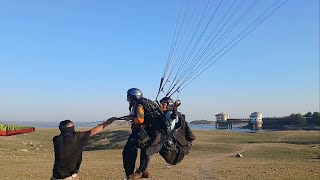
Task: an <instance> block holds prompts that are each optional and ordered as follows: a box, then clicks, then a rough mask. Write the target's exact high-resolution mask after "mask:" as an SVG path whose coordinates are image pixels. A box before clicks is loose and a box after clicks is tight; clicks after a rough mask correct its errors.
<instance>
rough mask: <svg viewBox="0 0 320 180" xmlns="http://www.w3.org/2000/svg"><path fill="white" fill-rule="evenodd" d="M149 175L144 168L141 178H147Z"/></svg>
mask: <svg viewBox="0 0 320 180" xmlns="http://www.w3.org/2000/svg"><path fill="white" fill-rule="evenodd" d="M149 177H150V173H149V171H148V170H145V171H144V172H143V173H142V175H141V178H149Z"/></svg>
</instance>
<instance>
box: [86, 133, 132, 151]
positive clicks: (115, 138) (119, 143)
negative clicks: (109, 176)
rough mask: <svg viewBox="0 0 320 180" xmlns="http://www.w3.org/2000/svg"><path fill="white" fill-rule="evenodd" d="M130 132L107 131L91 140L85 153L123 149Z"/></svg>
mask: <svg viewBox="0 0 320 180" xmlns="http://www.w3.org/2000/svg"><path fill="white" fill-rule="evenodd" d="M129 135H130V133H129V132H128V131H123V130H116V131H105V132H102V133H99V134H97V135H96V136H94V137H92V139H90V140H89V142H88V144H87V145H86V147H85V148H84V150H85V151H94V150H107V149H123V148H124V145H125V143H126V141H127V139H128V137H129Z"/></svg>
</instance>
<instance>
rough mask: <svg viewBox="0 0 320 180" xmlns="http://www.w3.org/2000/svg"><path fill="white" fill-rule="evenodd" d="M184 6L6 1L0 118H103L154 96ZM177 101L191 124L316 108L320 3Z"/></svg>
mask: <svg viewBox="0 0 320 180" xmlns="http://www.w3.org/2000/svg"><path fill="white" fill-rule="evenodd" d="M180 2H181V0H174V1H172V0H163V1H150V0H136V1H124V0H109V1H102V0H100V1H72V0H71V1H32V0H30V1H15V0H10V1H6V0H2V1H0V27H1V28H0V120H1V121H19V120H21V121H61V120H64V119H72V120H74V121H98V120H103V119H105V118H108V117H111V116H122V115H127V114H128V104H127V101H126V91H127V89H129V88H131V87H137V88H140V89H141V90H142V91H143V93H144V96H145V97H147V98H150V99H154V98H155V96H156V93H157V89H158V86H159V81H160V78H161V75H162V70H163V65H164V62H165V58H166V56H167V54H168V51H169V47H170V43H171V41H172V36H173V32H174V27H175V23H176V20H177V18H178V13H177V12H178V10H179V7H180V6H179V5H180ZM173 98H174V99H175V98H179V99H180V100H181V101H182V106H181V108H180V110H181V111H182V112H183V113H185V114H186V116H187V120H188V121H191V120H194V119H208V120H214V119H215V116H214V115H215V114H217V113H220V112H225V113H228V114H230V116H231V117H232V118H246V117H248V116H249V115H250V113H252V112H255V111H259V112H262V113H263V115H264V116H268V117H271V116H286V115H289V114H290V113H302V114H305V113H307V112H308V111H311V112H314V111H319V1H318V0H309V1H301V0H289V1H288V2H287V3H286V4H285V5H284V6H283V7H282V8H281V9H280V10H279V11H277V12H276V13H275V14H273V15H272V16H271V17H270V18H269V19H267V20H266V21H265V22H264V23H263V24H262V25H261V26H259V27H258V28H257V29H256V30H254V31H253V32H252V33H250V34H249V35H248V36H247V37H246V38H244V39H243V40H242V41H241V42H240V43H239V44H238V45H237V46H235V47H234V48H233V49H231V50H230V51H229V52H228V53H227V54H226V55H224V56H223V57H222V58H221V59H220V60H219V61H218V62H217V63H215V64H214V65H213V66H212V67H210V68H209V69H208V70H207V71H205V72H204V73H203V74H202V75H201V76H199V77H198V78H197V79H196V80H194V81H193V82H192V83H191V84H190V85H189V86H187V87H186V88H185V89H184V90H183V91H181V92H180V93H179V96H177V95H174V96H173Z"/></svg>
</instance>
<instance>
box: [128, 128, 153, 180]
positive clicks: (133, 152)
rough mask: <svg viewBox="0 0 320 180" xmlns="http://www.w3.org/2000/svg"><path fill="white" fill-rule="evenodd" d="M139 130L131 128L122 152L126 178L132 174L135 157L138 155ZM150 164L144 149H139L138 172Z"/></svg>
mask: <svg viewBox="0 0 320 180" xmlns="http://www.w3.org/2000/svg"><path fill="white" fill-rule="evenodd" d="M139 131H140V128H133V129H132V133H131V135H130V136H129V138H128V141H127V143H126V145H125V147H124V149H123V151H122V158H123V168H124V170H125V173H126V176H129V175H131V174H133V172H134V168H135V164H136V160H137V155H138V148H137V144H138V136H139ZM149 162H150V156H148V155H147V153H146V150H145V149H141V152H140V166H139V170H140V171H141V172H144V171H146V170H147V168H148V164H149Z"/></svg>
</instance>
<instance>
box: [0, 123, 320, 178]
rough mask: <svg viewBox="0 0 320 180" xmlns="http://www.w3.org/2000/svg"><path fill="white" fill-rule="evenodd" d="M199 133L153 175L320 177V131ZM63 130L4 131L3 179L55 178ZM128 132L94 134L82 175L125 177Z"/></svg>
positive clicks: (113, 129) (155, 166)
mask: <svg viewBox="0 0 320 180" xmlns="http://www.w3.org/2000/svg"><path fill="white" fill-rule="evenodd" d="M80 130H85V129H80ZM194 133H195V135H196V137H197V139H196V141H195V142H194V144H193V149H192V151H191V153H190V154H188V155H187V156H186V157H185V159H184V160H183V161H182V162H181V163H179V164H178V165H175V166H171V165H168V164H167V163H166V162H165V161H164V160H163V159H162V157H161V156H160V155H154V156H153V157H152V159H151V162H150V166H149V171H150V173H151V178H148V179H168V180H171V179H181V180H182V179H183V180H185V179H199V180H200V179H201V180H202V179H203V180H205V179H232V180H234V179H317V180H318V179H320V146H319V140H320V132H319V131H276V132H259V133H235V132H227V131H206V130H196V131H194ZM57 134H58V130H57V129H37V130H36V132H33V133H28V134H24V135H16V136H10V137H0V158H1V161H0V172H1V175H0V179H1V180H23V179H27V180H38V179H39V180H45V179H50V177H51V172H52V166H53V162H54V153H53V146H52V138H53V137H54V136H55V135H57ZM128 135H129V128H128V127H120V126H110V127H107V128H106V130H105V131H104V132H102V133H101V134H99V135H98V136H96V137H95V138H93V139H92V140H91V141H90V142H89V144H88V146H87V148H86V150H85V151H84V154H83V161H82V164H81V168H80V169H81V170H80V173H79V177H80V179H84V180H91V179H115V180H116V179H123V177H124V171H123V168H122V155H121V153H122V148H123V146H124V144H125V142H126V139H127V137H128ZM237 153H241V154H242V155H243V157H242V158H237V157H235V155H236V154H237ZM138 163H139V162H137V164H138Z"/></svg>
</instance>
